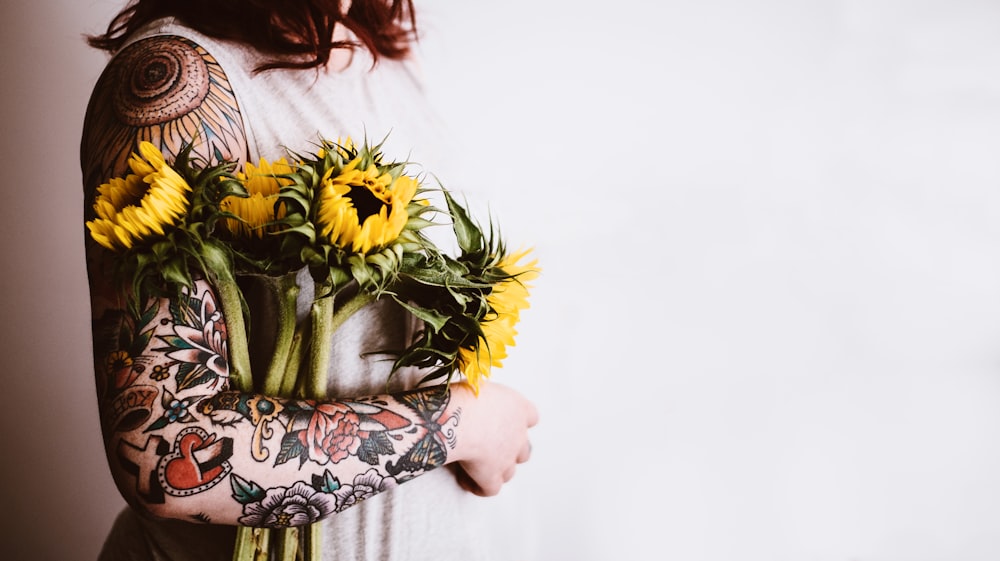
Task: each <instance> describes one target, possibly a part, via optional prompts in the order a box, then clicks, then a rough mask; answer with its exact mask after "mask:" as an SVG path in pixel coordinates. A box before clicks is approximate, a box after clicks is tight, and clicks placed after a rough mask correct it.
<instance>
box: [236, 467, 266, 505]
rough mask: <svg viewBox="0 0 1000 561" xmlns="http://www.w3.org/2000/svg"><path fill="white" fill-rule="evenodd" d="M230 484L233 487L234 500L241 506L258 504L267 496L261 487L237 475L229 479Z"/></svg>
mask: <svg viewBox="0 0 1000 561" xmlns="http://www.w3.org/2000/svg"><path fill="white" fill-rule="evenodd" d="M229 482H230V484H231V485H232V487H233V498H234V499H236V501H237V502H239V503H240V504H244V505H246V504H250V503H258V502H260V501H262V500H264V497H265V496H267V493H266V492H265V491H264V489H263V488H262V487H261V486H260V485H257V484H256V483H254V482H253V481H247V480H246V479H243V478H242V477H240V476H238V475H236V474H235V473H234V474H232V475H231V476H230V477H229Z"/></svg>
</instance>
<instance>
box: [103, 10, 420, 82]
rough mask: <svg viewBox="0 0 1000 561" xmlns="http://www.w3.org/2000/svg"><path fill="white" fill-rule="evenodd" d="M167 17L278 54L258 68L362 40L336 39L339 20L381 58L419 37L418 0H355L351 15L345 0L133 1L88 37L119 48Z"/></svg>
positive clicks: (315, 60)
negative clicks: (342, 4)
mask: <svg viewBox="0 0 1000 561" xmlns="http://www.w3.org/2000/svg"><path fill="white" fill-rule="evenodd" d="M163 17H176V18H177V19H179V20H180V21H181V22H182V23H184V24H185V25H187V26H189V27H191V28H192V29H194V30H195V31H198V32H199V33H203V34H205V35H208V36H209V37H214V38H216V39H228V40H234V41H239V42H241V43H245V44H247V45H250V46H251V47H253V48H255V49H257V50H259V51H261V52H263V53H266V54H268V55H273V58H272V60H271V61H269V62H267V63H265V64H263V65H262V66H260V67H259V68H258V69H257V70H268V69H272V68H313V67H317V66H323V65H325V64H326V63H327V62H328V61H329V60H330V51H332V50H333V49H337V48H345V47H352V46H355V45H356V44H355V43H351V42H344V41H336V42H335V41H334V40H333V30H334V27H335V26H336V25H338V24H340V25H343V26H345V27H347V28H348V29H350V30H351V31H352V32H354V35H355V36H356V37H357V39H358V40H357V43H360V44H361V45H364V46H365V47H366V48H367V49H368V50H369V51H370V52H371V53H372V55H373V56H374V57H375V58H376V59H377V58H378V57H379V56H384V57H386V58H389V59H401V58H404V57H406V55H407V54H409V52H410V43H411V42H412V41H413V40H414V39H415V37H416V20H415V16H414V13H413V0H354V1H353V2H352V3H351V9H350V10H349V11H348V12H347V14H346V15H341V13H340V0H282V1H277V2H276V1H274V0H131V2H130V3H129V4H128V6H126V7H125V8H124V9H123V10H122V11H121V12H119V13H118V15H117V16H115V18H114V19H113V20H111V23H110V24H108V29H107V31H105V32H104V33H103V34H102V35H94V36H90V37H88V38H87V42H88V43H89V44H90V45H91V46H93V47H96V48H98V49H103V50H106V51H110V52H115V51H117V50H118V49H120V48H121V47H122V45H124V44H125V41H126V40H127V39H128V37H129V36H130V35H131V34H132V33H134V32H135V31H136V30H138V29H139V28H140V27H142V26H144V25H146V24H147V23H149V22H151V21H153V20H156V19H159V18H163Z"/></svg>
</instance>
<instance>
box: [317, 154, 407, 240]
mask: <svg viewBox="0 0 1000 561" xmlns="http://www.w3.org/2000/svg"><path fill="white" fill-rule="evenodd" d="M360 163H361V158H360V157H359V158H355V159H353V160H351V161H350V162H349V163H348V164H347V165H346V166H344V168H343V170H341V172H340V173H339V174H338V175H336V176H329V177H325V178H324V180H323V185H322V187H321V191H320V196H319V212H318V213H317V222H318V226H319V227H320V232H321V233H322V234H323V235H324V236H326V237H327V238H328V239H329V240H330V242H331V243H333V244H336V245H338V246H340V247H342V248H344V249H345V250H349V251H351V252H353V253H362V254H365V253H368V252H369V251H371V250H372V249H373V248H376V249H378V248H383V247H385V246H387V245H389V244H390V243H392V242H393V241H395V240H396V238H397V237H399V234H400V233H401V232H402V231H403V227H405V226H406V222H407V220H408V219H409V215H408V214H407V211H406V207H407V205H409V204H410V201H411V200H412V199H413V196H414V195H415V194H416V192H417V181H416V180H415V179H413V178H412V177H409V176H406V175H400V176H399V177H397V178H393V175H392V174H390V173H389V172H387V171H384V170H381V169H379V167H378V166H377V165H375V164H372V165H369V166H368V167H367V168H366V169H358V166H359V165H360Z"/></svg>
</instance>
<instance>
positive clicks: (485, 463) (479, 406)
mask: <svg viewBox="0 0 1000 561" xmlns="http://www.w3.org/2000/svg"><path fill="white" fill-rule="evenodd" d="M451 387H452V397H451V409H452V411H451V413H452V414H455V412H456V411H457V410H458V408H460V409H461V412H460V413H459V415H460V418H461V421H460V423H459V425H458V430H457V432H458V435H457V436H458V442H457V443H456V446H455V449H454V451H453V456H452V458H454V459H456V460H457V461H456V463H454V464H452V465H453V466H455V468H456V470H455V471H456V474H457V477H458V482H459V484H460V485H461V486H462V487H463V488H464V489H465V490H467V491H469V492H471V493H474V494H476V495H479V496H481V497H488V496H492V495H496V494H497V493H499V492H500V488H501V487H502V486H503V484H504V483H506V482H508V481H510V479H511V478H512V477H514V471H515V470H516V468H517V464H520V463H524V462H526V461H528V458H529V457H530V456H531V443H530V442H529V440H528V429H529V428H531V427H533V426H535V424H537V423H538V411H537V410H536V409H535V406H534V404H532V403H531V402H530V401H528V400H527V399H526V398H525V397H524V396H522V395H521V394H520V393H518V392H516V391H514V390H512V389H510V388H508V387H506V386H502V385H500V384H496V383H491V382H483V383H482V384H481V385H480V388H479V395H478V396H476V395H475V394H473V392H472V389H471V388H469V386H467V385H465V384H453V385H452V386H451ZM452 458H449V460H450V459H452Z"/></svg>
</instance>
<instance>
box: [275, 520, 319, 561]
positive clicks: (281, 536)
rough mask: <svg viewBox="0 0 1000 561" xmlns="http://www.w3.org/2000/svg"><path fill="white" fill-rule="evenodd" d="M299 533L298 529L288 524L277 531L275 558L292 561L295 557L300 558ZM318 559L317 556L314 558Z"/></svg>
mask: <svg viewBox="0 0 1000 561" xmlns="http://www.w3.org/2000/svg"><path fill="white" fill-rule="evenodd" d="M299 534H300V529H299V528H298V527H296V526H290V527H288V528H282V529H281V530H279V531H278V536H277V540H276V541H277V543H276V544H275V545H276V546H277V550H278V551H277V554H278V556H277V559H279V560H281V561H284V560H286V559H287V560H288V561H294V560H295V559H301V558H302V557H301V551H302V550H301V548H299ZM316 559H317V561H318V559H319V558H318V557H317V558H316Z"/></svg>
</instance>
